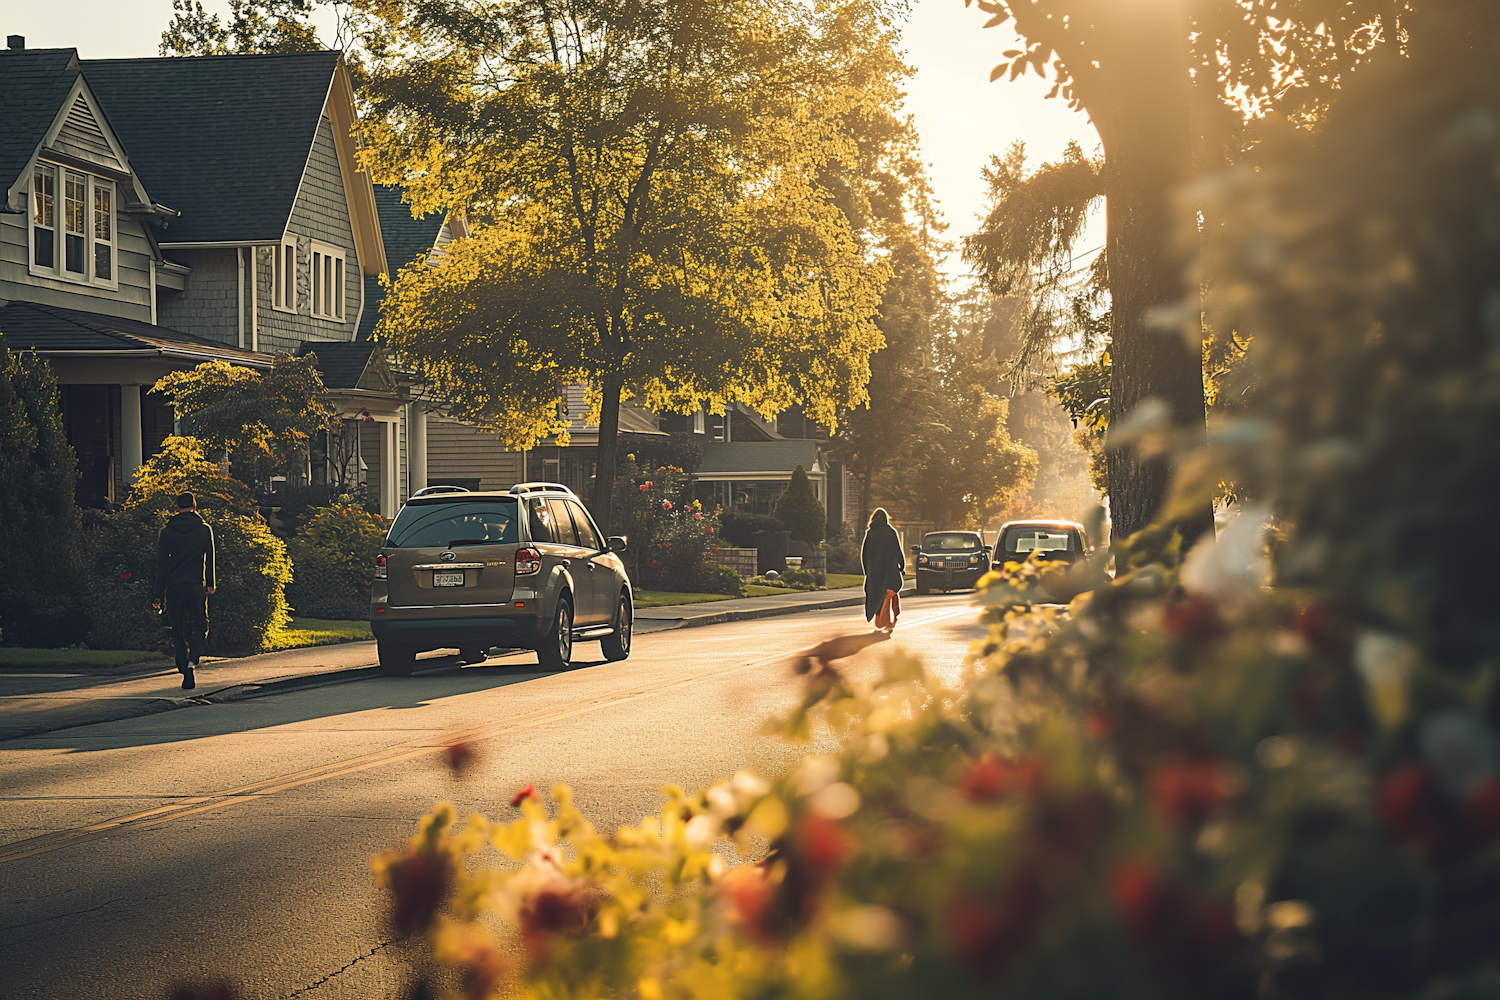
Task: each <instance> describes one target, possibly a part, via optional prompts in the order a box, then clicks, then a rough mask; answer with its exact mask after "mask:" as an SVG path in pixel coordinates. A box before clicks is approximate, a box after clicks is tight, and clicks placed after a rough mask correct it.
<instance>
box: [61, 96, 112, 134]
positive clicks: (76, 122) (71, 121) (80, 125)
mask: <svg viewBox="0 0 1500 1000" xmlns="http://www.w3.org/2000/svg"><path fill="white" fill-rule="evenodd" d="M63 127H64V128H72V129H77V130H78V131H80V132H83V133H85V134H86V135H88V136H90V137H94V138H98V139H99V140H101V141H103V139H104V130H103V129H102V128H100V127H99V123H98V122H97V121H95V120H94V113H93V112H92V111H90V110H89V103H88V101H85V100H84V99H83V95H82V94H79V95H78V97H76V98H75V99H74V101H73V106H72V107H71V108H69V109H68V120H67V122H66V124H65V125H64V126H63Z"/></svg>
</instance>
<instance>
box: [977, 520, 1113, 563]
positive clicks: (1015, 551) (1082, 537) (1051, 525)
mask: <svg viewBox="0 0 1500 1000" xmlns="http://www.w3.org/2000/svg"><path fill="white" fill-rule="evenodd" d="M1033 553H1035V554H1036V557H1037V559H1038V560H1041V561H1045V562H1065V563H1069V564H1077V563H1082V564H1083V565H1084V566H1088V565H1089V564H1090V562H1091V561H1092V560H1093V558H1094V548H1093V546H1092V545H1090V544H1089V536H1088V532H1087V531H1085V530H1084V527H1083V525H1081V524H1079V523H1078V522H1076V521H1007V522H1006V523H1005V524H1003V525H1002V526H1001V527H1000V535H999V537H998V538H996V540H995V554H994V568H995V569H997V570H998V569H1000V568H1001V567H1003V566H1004V565H1005V564H1006V563H1008V562H1025V561H1026V559H1027V557H1029V556H1031V555H1032V554H1033Z"/></svg>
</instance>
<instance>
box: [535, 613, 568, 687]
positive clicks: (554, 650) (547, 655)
mask: <svg viewBox="0 0 1500 1000" xmlns="http://www.w3.org/2000/svg"><path fill="white" fill-rule="evenodd" d="M572 658H573V605H572V604H570V603H569V602H568V599H567V598H566V597H559V598H558V599H557V614H555V615H553V616H552V631H551V634H550V636H549V637H548V639H547V640H546V641H545V642H544V643H543V645H542V647H541V648H540V649H538V650H537V651H536V661H537V662H538V663H540V664H541V665H542V666H543V667H545V668H546V669H548V670H566V669H568V661H569V660H571V659H572Z"/></svg>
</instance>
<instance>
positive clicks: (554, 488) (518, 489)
mask: <svg viewBox="0 0 1500 1000" xmlns="http://www.w3.org/2000/svg"><path fill="white" fill-rule="evenodd" d="M510 491H511V492H512V493H515V494H525V493H546V492H553V493H566V494H568V496H577V495H578V494H576V493H574V492H573V491H572V490H570V489H568V488H567V487H566V486H564V485H563V484H562V483H517V484H516V485H514V486H512V487H511V488H510Z"/></svg>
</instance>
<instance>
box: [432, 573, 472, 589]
mask: <svg viewBox="0 0 1500 1000" xmlns="http://www.w3.org/2000/svg"><path fill="white" fill-rule="evenodd" d="M432 585H433V586H434V587H462V586H463V585H464V572H463V570H455V571H453V572H451V573H444V572H442V571H434V572H433V574H432Z"/></svg>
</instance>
